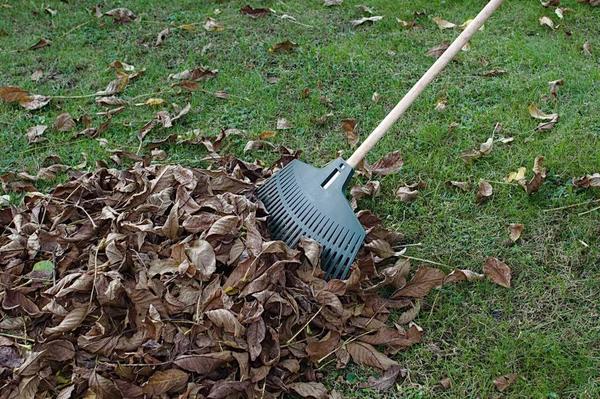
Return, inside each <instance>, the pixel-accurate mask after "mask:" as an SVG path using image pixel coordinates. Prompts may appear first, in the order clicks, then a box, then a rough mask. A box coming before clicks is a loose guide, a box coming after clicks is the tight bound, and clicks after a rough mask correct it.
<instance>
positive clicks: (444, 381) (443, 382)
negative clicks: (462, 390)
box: [440, 377, 452, 391]
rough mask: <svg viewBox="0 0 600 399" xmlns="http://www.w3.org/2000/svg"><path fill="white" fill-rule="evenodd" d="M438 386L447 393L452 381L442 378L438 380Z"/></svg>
mask: <svg viewBox="0 0 600 399" xmlns="http://www.w3.org/2000/svg"><path fill="white" fill-rule="evenodd" d="M440 386H441V387H442V388H443V389H444V390H446V391H447V390H448V389H450V388H451V386H452V380H451V379H450V378H449V377H444V378H442V379H441V380H440Z"/></svg>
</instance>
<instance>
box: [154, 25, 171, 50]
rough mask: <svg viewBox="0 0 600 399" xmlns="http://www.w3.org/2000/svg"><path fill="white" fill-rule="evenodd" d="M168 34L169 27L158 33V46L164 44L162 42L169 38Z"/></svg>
mask: <svg viewBox="0 0 600 399" xmlns="http://www.w3.org/2000/svg"><path fill="white" fill-rule="evenodd" d="M168 34H169V28H165V29H163V30H161V31H160V32H159V33H158V36H157V37H156V47H158V46H162V44H163V42H164V41H165V39H166V38H167V35H168Z"/></svg>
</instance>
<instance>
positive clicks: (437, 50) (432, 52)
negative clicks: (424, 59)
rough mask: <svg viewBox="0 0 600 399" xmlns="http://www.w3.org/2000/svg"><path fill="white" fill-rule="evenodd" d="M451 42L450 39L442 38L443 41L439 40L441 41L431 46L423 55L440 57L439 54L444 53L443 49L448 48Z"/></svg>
mask: <svg viewBox="0 0 600 399" xmlns="http://www.w3.org/2000/svg"><path fill="white" fill-rule="evenodd" d="M451 44H452V42H451V41H449V40H444V41H443V42H441V43H439V44H437V45H435V46H433V47H432V48H430V49H429V50H427V52H426V53H425V55H426V56H428V57H434V58H440V56H441V55H442V54H444V51H446V50H447V49H448V47H450V45H451Z"/></svg>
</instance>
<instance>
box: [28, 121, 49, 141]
mask: <svg viewBox="0 0 600 399" xmlns="http://www.w3.org/2000/svg"><path fill="white" fill-rule="evenodd" d="M47 128H48V126H46V125H39V126H34V127H30V128H29V129H27V143H28V144H32V143H39V142H40V141H42V134H44V132H45V131H46V129H47Z"/></svg>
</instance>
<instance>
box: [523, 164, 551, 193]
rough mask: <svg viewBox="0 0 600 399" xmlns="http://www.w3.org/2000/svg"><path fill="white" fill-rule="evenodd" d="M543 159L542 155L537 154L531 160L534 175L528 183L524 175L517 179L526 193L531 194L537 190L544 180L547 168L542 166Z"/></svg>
mask: <svg viewBox="0 0 600 399" xmlns="http://www.w3.org/2000/svg"><path fill="white" fill-rule="evenodd" d="M543 161H544V157H543V156H541V155H538V156H537V157H535V161H534V162H533V173H534V175H533V178H532V179H531V180H530V181H529V183H526V180H525V178H524V177H523V178H522V179H520V180H518V183H519V185H520V186H521V187H523V189H524V190H525V192H526V193H527V195H531V194H533V193H535V192H536V191H538V190H539V189H540V188H541V187H542V184H544V181H546V172H547V170H546V168H544V167H542V162H543Z"/></svg>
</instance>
